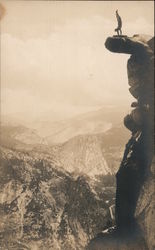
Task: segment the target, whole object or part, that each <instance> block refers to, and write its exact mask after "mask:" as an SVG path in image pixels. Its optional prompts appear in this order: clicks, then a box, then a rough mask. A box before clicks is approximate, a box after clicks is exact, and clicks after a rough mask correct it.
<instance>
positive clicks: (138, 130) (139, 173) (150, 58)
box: [88, 35, 154, 250]
mask: <svg viewBox="0 0 155 250" xmlns="http://www.w3.org/2000/svg"><path fill="white" fill-rule="evenodd" d="M105 47H106V48H107V49H108V50H109V51H111V52H115V53H125V54H131V56H130V58H129V60H128V63H127V73H128V83H129V86H130V88H129V91H130V93H131V94H132V95H133V97H134V98H136V99H137V102H136V103H135V102H134V103H132V104H131V107H132V108H134V109H133V110H132V112H131V114H128V115H127V116H126V117H125V118H124V125H125V126H126V127H127V128H128V129H129V130H130V131H131V133H132V134H131V138H130V140H129V141H128V142H127V144H126V147H125V151H124V155H123V159H122V162H121V165H120V168H119V170H118V172H117V174H116V180H117V187H116V203H115V221H116V228H115V230H113V231H111V230H108V229H107V232H106V233H105V232H103V233H101V234H100V235H98V236H97V237H96V238H94V239H93V240H92V241H91V242H90V243H89V245H88V249H89V250H104V249H105V250H131V249H132V250H148V249H149V250H153V249H154V243H153V237H152V234H151V239H149V235H150V230H149V226H148V221H147V217H148V220H149V222H150V219H151V220H152V221H153V219H154V213H153V204H152V203H153V201H152V199H151V197H152V193H153V189H152V188H151V185H152V184H151V183H152V180H153V177H152V176H153V171H154V169H152V168H151V163H152V158H153V152H154V140H153V137H154V77H153V76H154V38H151V37H149V36H144V35H134V36H133V37H127V36H113V37H108V38H107V40H106V42H105ZM116 68H117V66H116ZM118 143H119V142H118ZM148 178H149V179H148ZM142 187H145V189H146V190H145V191H143V192H142ZM149 190H150V191H149ZM146 193H147V194H148V197H149V198H148V199H145V196H146ZM139 197H140V200H139ZM145 200H146V204H145ZM137 203H138V204H139V205H138V210H137V211H136V208H137ZM143 204H145V207H144V205H143ZM141 207H143V211H142V209H141ZM146 207H147V209H146ZM138 211H139V213H140V215H139V213H138ZM135 212H136V216H137V217H140V218H141V222H140V221H138V222H139V224H140V225H141V226H142V230H141V229H140V227H139V225H138V224H137V219H136V218H135ZM143 213H144V214H143ZM151 228H153V227H152V226H151ZM144 231H145V232H147V234H146V233H145V234H144ZM146 242H147V244H146Z"/></svg>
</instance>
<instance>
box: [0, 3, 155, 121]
mask: <svg viewBox="0 0 155 250" xmlns="http://www.w3.org/2000/svg"><path fill="white" fill-rule="evenodd" d="M1 3H2V4H3V6H4V7H5V15H4V17H3V18H2V20H1V90H2V91H1V95H2V96H1V102H2V113H4V114H15V113H16V114H18V113H19V115H22V114H21V113H23V115H24V116H25V117H27V118H28V117H29V118H30V119H31V118H32V117H37V116H42V115H43V114H47V115H48V114H49V115H51V116H52V115H53V116H54V117H55V119H56V118H59V117H60V118H61V117H62V118H64V117H68V116H70V115H75V114H78V113H81V112H85V111H88V110H92V109H97V108H98V107H102V106H104V105H125V104H129V103H130V102H131V100H132V98H131V96H130V94H129V92H128V84H127V69H126V62H127V59H128V57H129V56H127V55H120V54H113V53H110V52H109V51H107V50H106V49H105V47H104V42H105V40H106V38H107V37H108V36H112V35H114V29H115V28H116V26H117V23H116V18H115V10H116V9H118V10H119V13H120V15H121V17H122V20H123V33H124V34H126V35H129V36H132V35H134V34H138V33H143V34H150V35H153V33H154V26H153V24H154V5H153V1H98V2H96V1H90V2H89V1H83V2H82V1H76V2H74V1H66V2H62V1H1Z"/></svg>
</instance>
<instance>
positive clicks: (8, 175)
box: [0, 147, 114, 250]
mask: <svg viewBox="0 0 155 250" xmlns="http://www.w3.org/2000/svg"><path fill="white" fill-rule="evenodd" d="M0 158H1V159H0V162H1V165H0V175H1V182H0V218H1V219H0V246H1V249H4V250H6V249H9V250H13V249H14V250H15V249H16V250H20V249H29V250H34V249H36V250H47V249H51V250H53V249H54V250H62V249H65V250H74V249H75V250H79V249H80V250H81V249H84V247H85V245H86V244H87V242H88V241H89V239H90V238H92V237H93V236H94V235H95V234H97V233H98V232H100V231H101V230H103V229H104V227H105V225H106V223H107V222H108V221H109V220H111V216H110V211H109V206H110V205H111V204H108V202H107V201H108V200H112V197H114V196H113V194H114V193H113V190H112V189H111V188H110V187H109V188H108V187H106V186H105V187H104V188H103V186H104V185H103V181H102V180H100V182H101V183H102V184H101V183H100V185H101V188H100V186H99V185H98V188H96V187H95V185H94V184H93V185H91V187H90V185H89V179H88V178H86V177H82V176H78V177H74V176H73V175H71V174H69V173H68V172H66V171H65V170H63V169H62V168H60V167H59V166H55V165H53V163H52V161H48V160H43V159H41V156H40V158H39V157H38V155H35V157H34V154H33V153H32V154H31V153H30V152H21V151H18V150H11V149H6V148H4V147H1V157H0ZM43 158H44V157H43ZM103 197H105V199H103Z"/></svg>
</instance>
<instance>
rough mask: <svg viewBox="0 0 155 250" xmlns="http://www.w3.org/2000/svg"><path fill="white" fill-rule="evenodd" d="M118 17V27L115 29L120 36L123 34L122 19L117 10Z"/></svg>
mask: <svg viewBox="0 0 155 250" xmlns="http://www.w3.org/2000/svg"><path fill="white" fill-rule="evenodd" d="M116 18H117V22H118V27H117V28H116V29H115V31H116V32H117V35H118V36H120V35H122V30H121V28H122V19H121V17H120V15H119V14H118V10H116Z"/></svg>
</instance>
